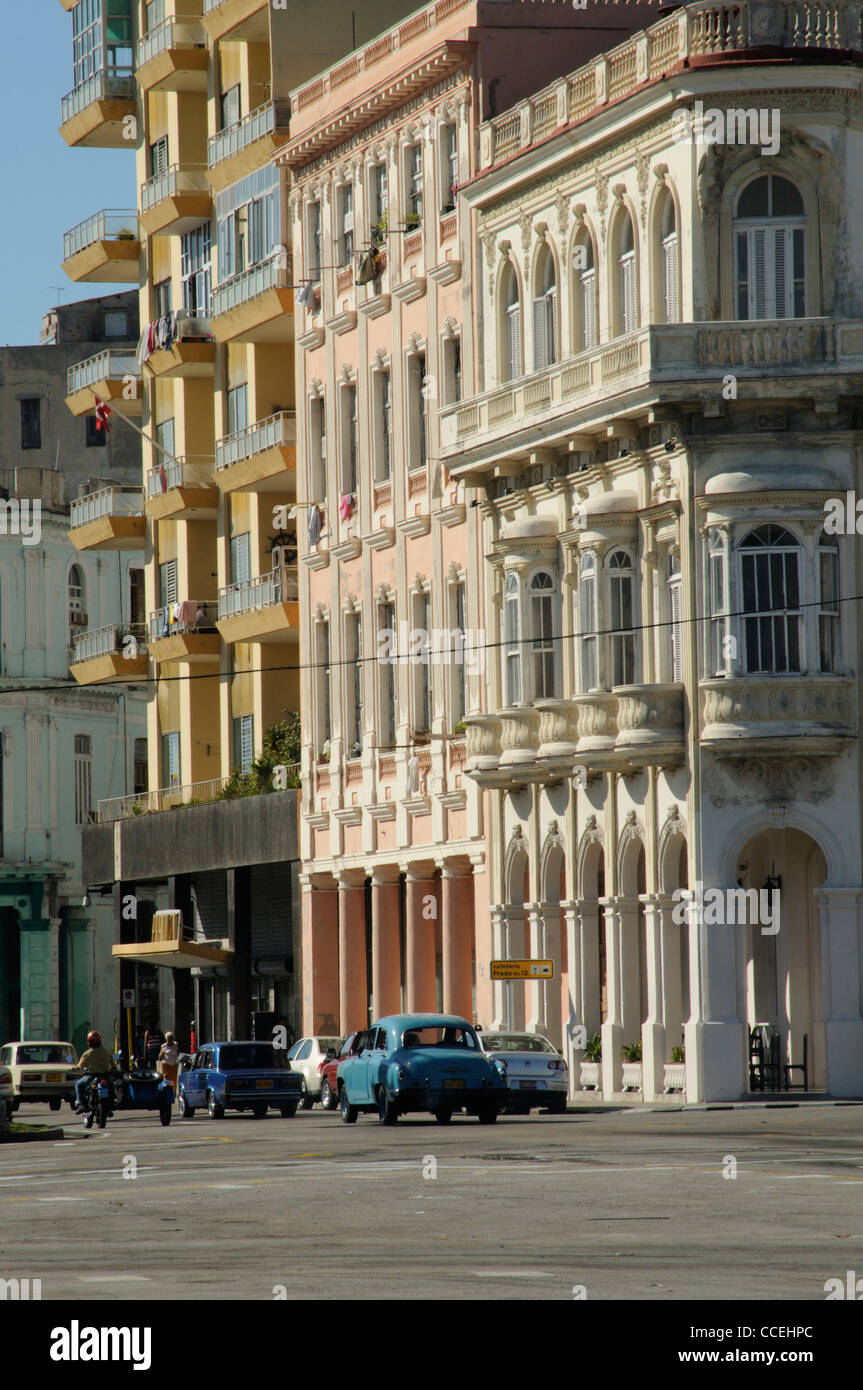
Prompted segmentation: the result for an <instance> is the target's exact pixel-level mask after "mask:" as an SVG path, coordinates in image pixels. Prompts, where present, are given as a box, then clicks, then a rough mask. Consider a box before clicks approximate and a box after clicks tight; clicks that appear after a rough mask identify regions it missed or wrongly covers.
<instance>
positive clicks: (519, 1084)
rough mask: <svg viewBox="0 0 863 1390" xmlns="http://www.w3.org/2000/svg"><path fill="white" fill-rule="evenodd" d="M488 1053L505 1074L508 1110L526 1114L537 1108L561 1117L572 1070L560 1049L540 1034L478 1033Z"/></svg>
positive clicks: (481, 1044) (564, 1107)
mask: <svg viewBox="0 0 863 1390" xmlns="http://www.w3.org/2000/svg"><path fill="white" fill-rule="evenodd" d="M478 1037H479V1040H480V1046H481V1047H482V1050H483V1052H487V1053H488V1055H489V1056H490V1057H493V1058H494V1060H495V1061H496V1062H500V1063H501V1064H502V1066H503V1067H504V1069H505V1071H506V1084H507V1087H508V1089H509V1092H510V1099H508V1100H507V1103H506V1108H507V1109H508V1110H514V1111H515V1112H516V1114H524V1115H526V1114H527V1113H528V1111H530V1110H534V1109H536V1108H537V1107H540V1106H541V1107H542V1108H543V1109H546V1110H551V1111H552V1113H553V1114H555V1115H562V1114H563V1112H564V1111H565V1110H566V1097H567V1092H568V1091H569V1068H568V1067H567V1065H566V1062H565V1061H564V1060H563V1058H562V1057H561V1055H560V1053H559V1052H558V1050H557V1048H556V1047H554V1046H553V1045H552V1043H550V1042H549V1040H548V1038H544V1037H542V1035H541V1034H540V1033H491V1032H489V1033H486V1032H481V1033H479V1034H478Z"/></svg>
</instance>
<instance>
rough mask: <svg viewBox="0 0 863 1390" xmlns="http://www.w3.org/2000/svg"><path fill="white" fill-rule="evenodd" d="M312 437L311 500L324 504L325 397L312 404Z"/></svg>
mask: <svg viewBox="0 0 863 1390" xmlns="http://www.w3.org/2000/svg"><path fill="white" fill-rule="evenodd" d="M310 435H311V440H310V442H311V455H312V472H311V478H310V483H311V489H312V493H311V500H312V501H313V502H324V501H325V500H326V496H327V411H326V401H325V400H324V398H323V396H315V397H313V398H312V401H311V403H310Z"/></svg>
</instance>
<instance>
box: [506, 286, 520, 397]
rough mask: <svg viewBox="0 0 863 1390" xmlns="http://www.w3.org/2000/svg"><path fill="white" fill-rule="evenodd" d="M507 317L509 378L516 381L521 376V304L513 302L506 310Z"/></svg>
mask: <svg viewBox="0 0 863 1390" xmlns="http://www.w3.org/2000/svg"><path fill="white" fill-rule="evenodd" d="M506 318H507V334H508V341H507V368H508V371H507V378H508V380H509V381H514V380H515V378H516V377H518V376H521V306H520V305H518V304H513V305H511V307H510V308H509V309H507V311H506Z"/></svg>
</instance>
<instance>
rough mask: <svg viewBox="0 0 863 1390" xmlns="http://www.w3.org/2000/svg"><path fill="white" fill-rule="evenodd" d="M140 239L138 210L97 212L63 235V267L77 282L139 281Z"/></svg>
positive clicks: (114, 282)
mask: <svg viewBox="0 0 863 1390" xmlns="http://www.w3.org/2000/svg"><path fill="white" fill-rule="evenodd" d="M140 255H141V241H140V234H139V232H138V213H137V210H136V209H134V208H133V209H132V210H131V211H128V212H127V211H120V212H115V211H110V212H109V211H105V212H97V213H95V214H94V215H93V216H92V217H88V218H87V220H86V221H85V222H79V223H78V225H77V227H73V228H72V230H71V231H70V232H66V233H65V235H64V237H63V269H64V270H65V272H66V274H67V275H68V276H69V279H70V280H74V281H76V282H78V283H80V282H82V281H90V282H91V283H96V284H98V283H99V282H100V281H107V282H108V283H109V284H112V285H119V284H130V285H137V284H138V282H139V278H140V277H139V272H138V261H139V258H140Z"/></svg>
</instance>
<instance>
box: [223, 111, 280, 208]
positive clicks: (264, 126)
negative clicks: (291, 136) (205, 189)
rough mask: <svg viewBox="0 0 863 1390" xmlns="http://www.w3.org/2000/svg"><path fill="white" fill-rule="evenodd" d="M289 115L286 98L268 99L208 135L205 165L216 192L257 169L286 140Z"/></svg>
mask: <svg viewBox="0 0 863 1390" xmlns="http://www.w3.org/2000/svg"><path fill="white" fill-rule="evenodd" d="M290 115H291V108H290V103H289V102H286V101H270V102H267V103H266V104H265V105H264V106H259V107H258V108H257V110H255V111H251V112H250V113H249V115H248V116H244V117H243V119H242V120H241V121H237V122H236V123H235V124H234V125H231V126H228V127H227V128H226V129H225V130H220V131H219V132H218V134H216V135H211V136H210V139H209V140H208V142H207V167H208V168H209V171H210V184H211V185H212V187H213V188H214V189H215V190H216V191H217V192H218V191H220V190H221V189H223V188H227V187H228V186H229V184H232V183H236V182H237V180H238V179H242V178H245V176H246V175H247V174H251V173H253V172H254V171H255V170H256V169H260V168H261V166H262V165H263V164H264V163H266V161H267V160H268V159H269V157H270V155H271V154H272V153H273V151H274V150H277V149H278V148H279V146H280V145H283V144H284V143H285V141H286V140H287V138H288V126H289V123H290Z"/></svg>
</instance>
